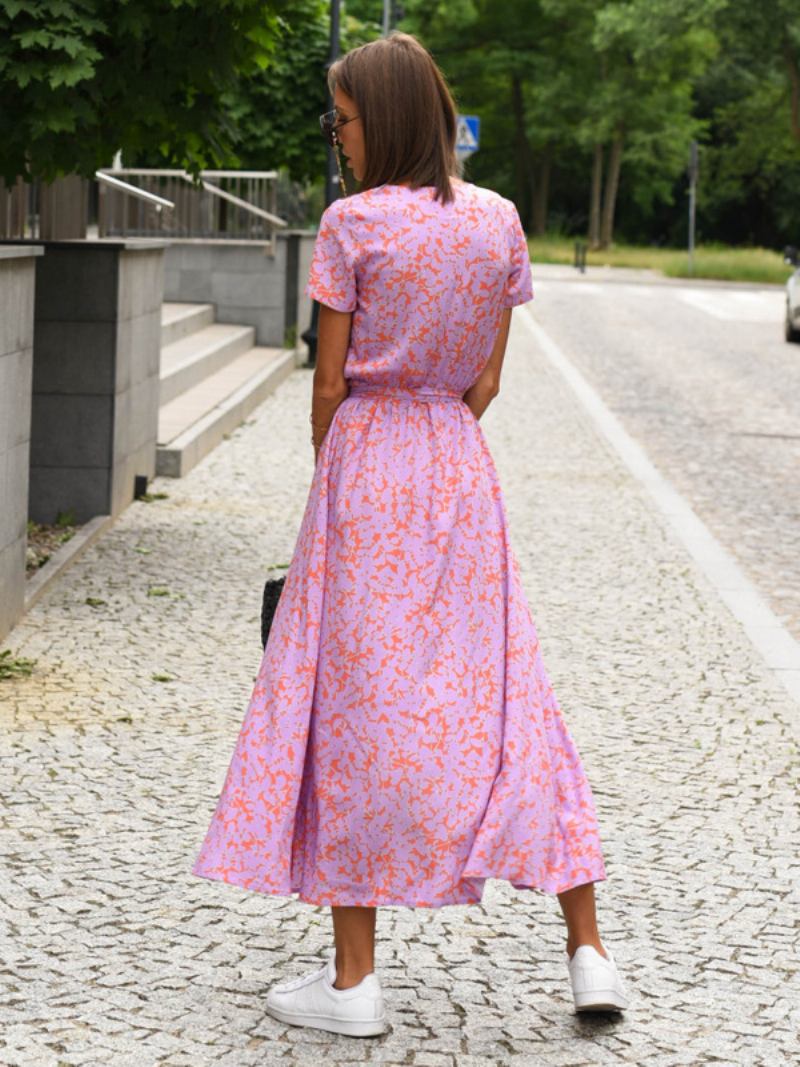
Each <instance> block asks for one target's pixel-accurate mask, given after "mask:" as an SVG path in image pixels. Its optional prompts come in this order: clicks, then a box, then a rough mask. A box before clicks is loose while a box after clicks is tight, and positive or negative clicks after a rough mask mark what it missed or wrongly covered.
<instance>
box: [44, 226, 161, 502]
mask: <svg viewBox="0 0 800 1067" xmlns="http://www.w3.org/2000/svg"><path fill="white" fill-rule="evenodd" d="M164 247H165V242H163V241H151V240H146V239H142V240H134V239H129V240H125V239H122V240H100V241H48V242H45V255H44V256H42V257H41V258H40V260H39V261H38V264H37V272H36V300H35V315H34V317H35V326H34V361H33V404H32V413H31V446H30V501H29V517H30V518H32V519H34V520H35V521H37V522H53V521H54V520H55V518H56V516H57V515H58V513H59V512H60V511H70V510H71V511H74V513H75V517H76V520H77V521H78V522H85V521H86V520H88V519H90V518H92V517H93V516H95V515H101V514H110V515H116V514H118V513H119V512H120V511H121V510H122V509H123V508H124V507H125V506H126V505H127V504H128V503H130V501H131V500H133V497H134V478H135V475H137V474H140V475H144V476H145V477H147V478H152V477H153V476H154V474H155V462H156V438H157V432H158V389H159V361H160V351H161V303H162V293H163V253H164Z"/></svg>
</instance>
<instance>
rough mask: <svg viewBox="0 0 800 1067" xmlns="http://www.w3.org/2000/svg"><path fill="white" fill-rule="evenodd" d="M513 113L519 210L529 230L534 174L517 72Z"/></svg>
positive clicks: (514, 80)
mask: <svg viewBox="0 0 800 1067" xmlns="http://www.w3.org/2000/svg"><path fill="white" fill-rule="evenodd" d="M511 113H512V115H513V117H514V178H515V183H516V187H517V197H516V200H517V210H518V212H519V217H520V221H521V223H522V226H523V229H525V230H526V231H527V230H528V229H529V227H530V222H531V204H532V202H533V182H534V174H533V162H532V159H531V146H530V142H529V141H528V134H527V131H526V129H525V103H524V100H523V98H522V79H521V78H520V76H519V74H517V73H513V74H512V75H511Z"/></svg>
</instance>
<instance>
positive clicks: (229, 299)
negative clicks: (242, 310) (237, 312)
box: [211, 272, 284, 312]
mask: <svg viewBox="0 0 800 1067" xmlns="http://www.w3.org/2000/svg"><path fill="white" fill-rule="evenodd" d="M211 294H212V295H211V299H212V301H213V302H214V303H215V304H216V305H217V307H218V308H219V307H221V306H223V305H228V306H236V307H247V308H270V309H275V310H280V311H281V312H282V311H283V303H284V282H283V278H281V279H276V278H274V277H273V278H267V277H266V276H264V275H262V274H234V273H221V272H215V273H214V274H212V275H211Z"/></svg>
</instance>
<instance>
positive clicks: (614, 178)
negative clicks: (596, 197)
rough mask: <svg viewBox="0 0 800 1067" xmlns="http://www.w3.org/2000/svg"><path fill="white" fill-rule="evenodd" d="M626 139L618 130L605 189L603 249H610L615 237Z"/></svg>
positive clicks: (601, 222)
mask: <svg viewBox="0 0 800 1067" xmlns="http://www.w3.org/2000/svg"><path fill="white" fill-rule="evenodd" d="M624 139H625V135H624V133H623V132H622V130H621V129H617V131H616V133H615V134H614V140H613V141H612V142H611V151H610V153H609V156H608V170H607V172H606V180H605V189H604V190H603V193H604V196H603V212H602V216H601V219H600V247H601V248H608V247H609V245H610V244H611V240H612V238H613V236H614V208H615V207H616V203H617V189H618V188H619V171H620V166H621V164H622V145H623V141H624Z"/></svg>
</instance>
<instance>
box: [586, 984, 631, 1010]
mask: <svg viewBox="0 0 800 1067" xmlns="http://www.w3.org/2000/svg"><path fill="white" fill-rule="evenodd" d="M573 999H574V1000H575V1010H576V1011H624V1010H625V1008H627V1007H628V1001H627V1000H626V999H625V997H621V996H620V995H619V994H618V993H616V992H615V991H614V990H613V989H594V990H592V992H591V993H576V994H575V995H574V998H573Z"/></svg>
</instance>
